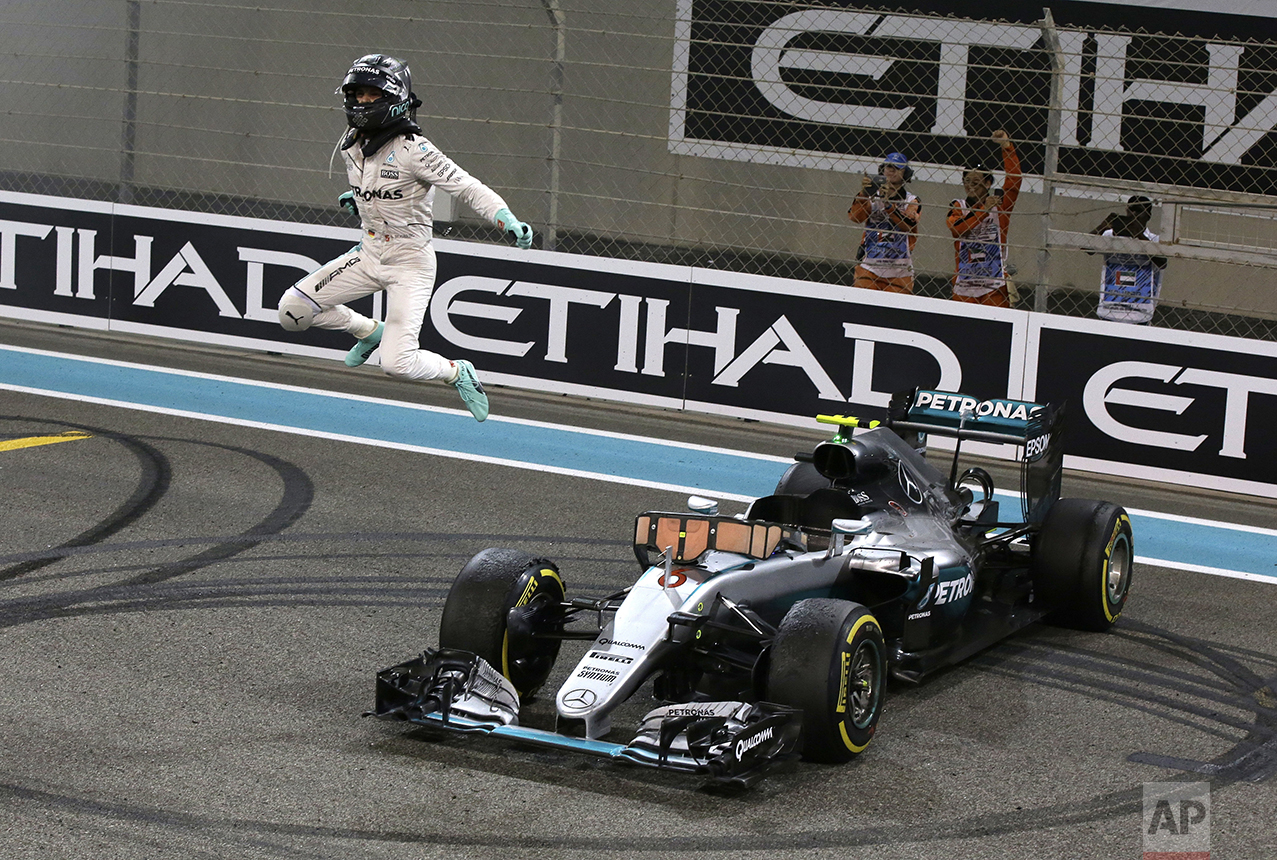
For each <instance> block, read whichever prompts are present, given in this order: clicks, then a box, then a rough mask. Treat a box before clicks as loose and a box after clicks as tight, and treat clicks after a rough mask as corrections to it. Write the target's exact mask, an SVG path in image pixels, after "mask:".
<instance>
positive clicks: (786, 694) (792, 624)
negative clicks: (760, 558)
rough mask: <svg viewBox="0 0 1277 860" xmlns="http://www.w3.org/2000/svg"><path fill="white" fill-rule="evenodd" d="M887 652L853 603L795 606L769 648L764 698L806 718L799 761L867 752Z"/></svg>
mask: <svg viewBox="0 0 1277 860" xmlns="http://www.w3.org/2000/svg"><path fill="white" fill-rule="evenodd" d="M886 682H887V649H886V645H885V643H884V641H883V635H882V627H881V625H879V624H878V619H876V618H874V616H873V614H872V613H871V612H870V611H869V610H868V609H866V608H865V607H863V606H861V605H860V604H858V603H852V602H850V601H846V600H833V599H828V598H811V599H808V600H802V601H799V602H798V603H796V604H794V606H793V608H792V609H790V610H789V612H788V613H787V614H786V615H785V617H784V618H783V619H782V620H781V623H780V627H779V629H778V630H777V633H776V638H775V640H774V641H773V642H772V646H771V656H770V662H769V666H768V671H767V698H768V699H769V700H770V701H773V702H776V703H777V704H781V705H789V706H791V707H795V708H801V709H802V712H803V731H802V737H803V758H805V759H808V760H809V761H825V762H844V761H847V760H848V759H850V758H851V757H852V756H854V755H857V754H858V753H860V752H861V751H863V750H864V748H865V747H866V746H868V745H869V741H871V740H872V739H873V736H874V732H875V731H877V728H878V718H879V717H880V716H881V715H882V700H883V694H884V692H885V688H886Z"/></svg>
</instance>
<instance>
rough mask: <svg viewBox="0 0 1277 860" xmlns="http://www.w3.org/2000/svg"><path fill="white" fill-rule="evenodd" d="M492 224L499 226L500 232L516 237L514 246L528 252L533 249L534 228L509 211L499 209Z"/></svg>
mask: <svg viewBox="0 0 1277 860" xmlns="http://www.w3.org/2000/svg"><path fill="white" fill-rule="evenodd" d="M492 223H493V224H496V225H497V229H498V230H504V231H506V232H507V233H509V234H510V235H512V236H514V244H516V245H518V246H519V247H520V248H523V249H524V250H527V249H528V248H531V247H532V228H531V227H529V226H528V225H527V224H524V223H523V222H522V221H520V220H519V219H518V218H515V217H514V213H513V212H511V211H510V210H509V209H498V210H497V214H496V216H495V217H493V219H492Z"/></svg>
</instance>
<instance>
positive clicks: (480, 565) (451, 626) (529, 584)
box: [439, 549, 563, 697]
mask: <svg viewBox="0 0 1277 860" xmlns="http://www.w3.org/2000/svg"><path fill="white" fill-rule="evenodd" d="M562 603H563V579H562V577H561V576H560V575H559V570H558V568H557V567H555V565H554V563H553V562H550V561H548V560H546V559H544V558H537V557H535V556H533V555H530V554H528V553H526V552H522V551H520V550H516V549H485V550H483V551H482V552H480V553H479V554H477V555H475V556H474V557H473V558H472V559H470V561H469V562H467V563H466V565H465V567H463V568H461V572H460V573H459V574H457V578H456V581H454V582H453V584H452V590H451V591H449V592H448V599H447V601H446V602H445V603H444V606H443V618H442V619H441V621H440V622H439V647H441V648H458V649H461V650H463V651H470V652H472V653H475V654H478V655H479V656H480V657H482V658H483V659H484V660H486V661H488V663H489V664H491V665H492V666H493V668H495V669H496V670H497V671H499V672H500V673H501V674H503V675H505V676H506V677H507V678H509V679H510V683H512V684H514V688H515V689H516V690H518V691H519V696H520V697H526V696H529V695H531V694H532V693H534V692H536V690H538V689H539V688H540V687H541V685H542V684H544V683H545V681H546V678H548V677H549V676H550V671H551V670H552V669H553V668H554V661H555V660H556V659H557V658H558V656H559V645H560V644H561V641H562V640H560V639H557V638H547V637H545V636H543V635H538V634H545V633H556V632H559V631H561V630H562V628H563V613H562V608H561V607H562Z"/></svg>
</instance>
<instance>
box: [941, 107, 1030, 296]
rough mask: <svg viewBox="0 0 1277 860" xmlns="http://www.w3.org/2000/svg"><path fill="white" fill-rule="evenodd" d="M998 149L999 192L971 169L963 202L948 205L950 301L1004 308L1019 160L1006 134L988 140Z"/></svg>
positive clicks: (981, 171) (983, 173) (982, 172)
mask: <svg viewBox="0 0 1277 860" xmlns="http://www.w3.org/2000/svg"><path fill="white" fill-rule="evenodd" d="M992 137H993V139H994V140H995V141H997V142H998V143H999V144H1000V145H1001V148H1002V170H1003V172H1004V173H1005V174H1006V178H1005V179H1004V180H1003V182H1002V187H1001V188H994V187H993V173H992V172H991V171H990V170H988V169H987V168H985V167H983V166H980V167H973V168H969V169H968V170H966V171H964V173H963V175H962V188H963V190H964V191H966V195H967V196H966V198H965V199H960V200H954V201H953V202H952V203H950V204H949V216H948V218H947V221H948V224H949V232H950V233H952V234H953V240H954V241H953V250H954V259H955V268H956V270H957V271H956V272H955V274H954V276H953V298H954V299H955V300H956V301H960V302H974V303H976V304H981V305H992V306H993V307H999V308H1009V307H1011V301H1010V298H1009V297H1008V285H1007V270H1006V264H1007V259H1006V257H1007V254H1006V252H1007V233H1008V232H1009V231H1010V229H1011V212H1012V210H1014V209H1015V201H1016V200H1017V199H1018V198H1019V196H1020V156H1019V155H1017V154H1016V151H1015V144H1014V143H1012V142H1011V138H1010V136H1008V135H1007V133H1006V132H1005V131H1001V130H999V131H995V132H994V133H993V135H992Z"/></svg>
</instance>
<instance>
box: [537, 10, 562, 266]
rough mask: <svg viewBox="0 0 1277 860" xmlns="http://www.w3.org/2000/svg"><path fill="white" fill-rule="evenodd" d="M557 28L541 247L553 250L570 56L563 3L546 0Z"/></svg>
mask: <svg viewBox="0 0 1277 860" xmlns="http://www.w3.org/2000/svg"><path fill="white" fill-rule="evenodd" d="M542 3H544V5H545V11H546V14H548V15H549V16H550V23H551V24H552V25H553V27H554V60H553V63H552V64H551V66H550V97H551V99H552V100H553V101H552V106H551V108H550V155H549V159H548V160H549V162H550V182H549V195H550V200H549V207H548V212H547V216H546V224H545V228H544V229H543V230H542V231H541V247H542V248H544V249H545V250H547V251H553V250H555V248H556V247H557V245H558V225H559V169H560V167H559V161H560V158H561V156H562V148H563V65H564V62H565V61H566V57H567V24H566V21H565V20H564V17H563V10H562V9H560V8H559V0H542Z"/></svg>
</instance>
